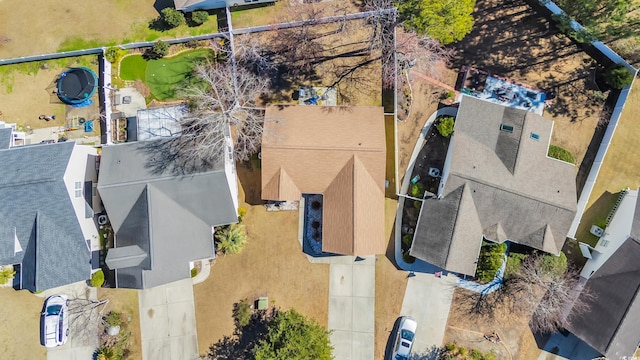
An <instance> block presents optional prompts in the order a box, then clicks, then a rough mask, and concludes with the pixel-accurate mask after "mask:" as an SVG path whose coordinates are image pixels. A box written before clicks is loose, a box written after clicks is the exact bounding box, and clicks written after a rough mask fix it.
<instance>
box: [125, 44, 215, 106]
mask: <svg viewBox="0 0 640 360" xmlns="http://www.w3.org/2000/svg"><path fill="white" fill-rule="evenodd" d="M212 55H213V51H211V50H209V49H196V50H191V51H186V52H183V53H180V54H178V55H176V56H173V57H170V58H164V59H158V60H149V61H146V60H145V59H143V58H142V55H137V54H136V55H130V56H127V57H125V58H124V59H122V62H121V63H120V78H121V79H123V80H138V79H139V80H142V81H144V82H145V83H146V84H147V85H148V86H149V88H150V89H151V94H153V97H154V98H156V99H158V100H160V101H162V100H170V99H175V96H176V89H177V88H178V85H180V84H181V83H182V82H184V80H185V79H186V78H187V77H188V76H189V75H190V74H191V72H192V71H193V64H194V61H196V60H199V59H206V58H207V57H209V56H212Z"/></svg>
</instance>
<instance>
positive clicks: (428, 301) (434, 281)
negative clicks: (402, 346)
mask: <svg viewBox="0 0 640 360" xmlns="http://www.w3.org/2000/svg"><path fill="white" fill-rule="evenodd" d="M457 280H458V278H457V277H456V276H454V275H448V276H442V277H440V278H438V277H436V276H435V275H434V274H422V273H415V276H412V277H410V278H409V281H408V282H407V288H406V290H405V293H404V300H403V302H402V310H401V312H400V315H403V316H410V317H412V318H414V319H415V320H416V321H417V322H418V328H417V329H416V336H415V338H414V342H413V350H412V354H413V355H414V356H415V355H417V356H418V357H419V358H421V359H423V358H424V357H423V356H424V355H426V354H429V355H431V356H435V355H436V354H437V352H434V349H435V348H438V347H440V346H442V341H443V340H444V332H445V330H446V328H447V319H448V317H449V308H450V307H451V300H452V299H453V291H454V290H455V286H456V281H457ZM427 358H428V357H427Z"/></svg>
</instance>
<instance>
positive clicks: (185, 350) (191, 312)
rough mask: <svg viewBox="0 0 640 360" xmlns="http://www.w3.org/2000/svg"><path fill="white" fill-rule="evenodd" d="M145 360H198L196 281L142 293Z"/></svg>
mask: <svg viewBox="0 0 640 360" xmlns="http://www.w3.org/2000/svg"><path fill="white" fill-rule="evenodd" d="M138 305H139V309H140V332H141V337H142V339H141V341H142V359H143V360H165V359H166V360H172V359H184V360H190V359H198V337H197V334H196V311H195V305H194V303H193V281H192V280H191V279H184V280H180V281H176V282H173V283H170V284H167V285H161V286H156V287H154V288H151V289H146V290H140V293H139V295H138Z"/></svg>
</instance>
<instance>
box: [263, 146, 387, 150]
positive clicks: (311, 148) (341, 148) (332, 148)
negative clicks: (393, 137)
mask: <svg viewBox="0 0 640 360" xmlns="http://www.w3.org/2000/svg"><path fill="white" fill-rule="evenodd" d="M263 149H293V150H305V151H306V150H325V151H326V150H328V151H336V150H348V151H361V152H382V151H384V150H385V148H384V147H381V148H377V147H376V148H358V147H346V146H345V147H341V146H326V147H325V146H286V145H268V146H264V147H263Z"/></svg>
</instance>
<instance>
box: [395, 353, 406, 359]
mask: <svg viewBox="0 0 640 360" xmlns="http://www.w3.org/2000/svg"><path fill="white" fill-rule="evenodd" d="M407 359H408V358H407V357H406V356H404V355H400V354H397V355H396V357H395V358H394V360H407Z"/></svg>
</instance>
